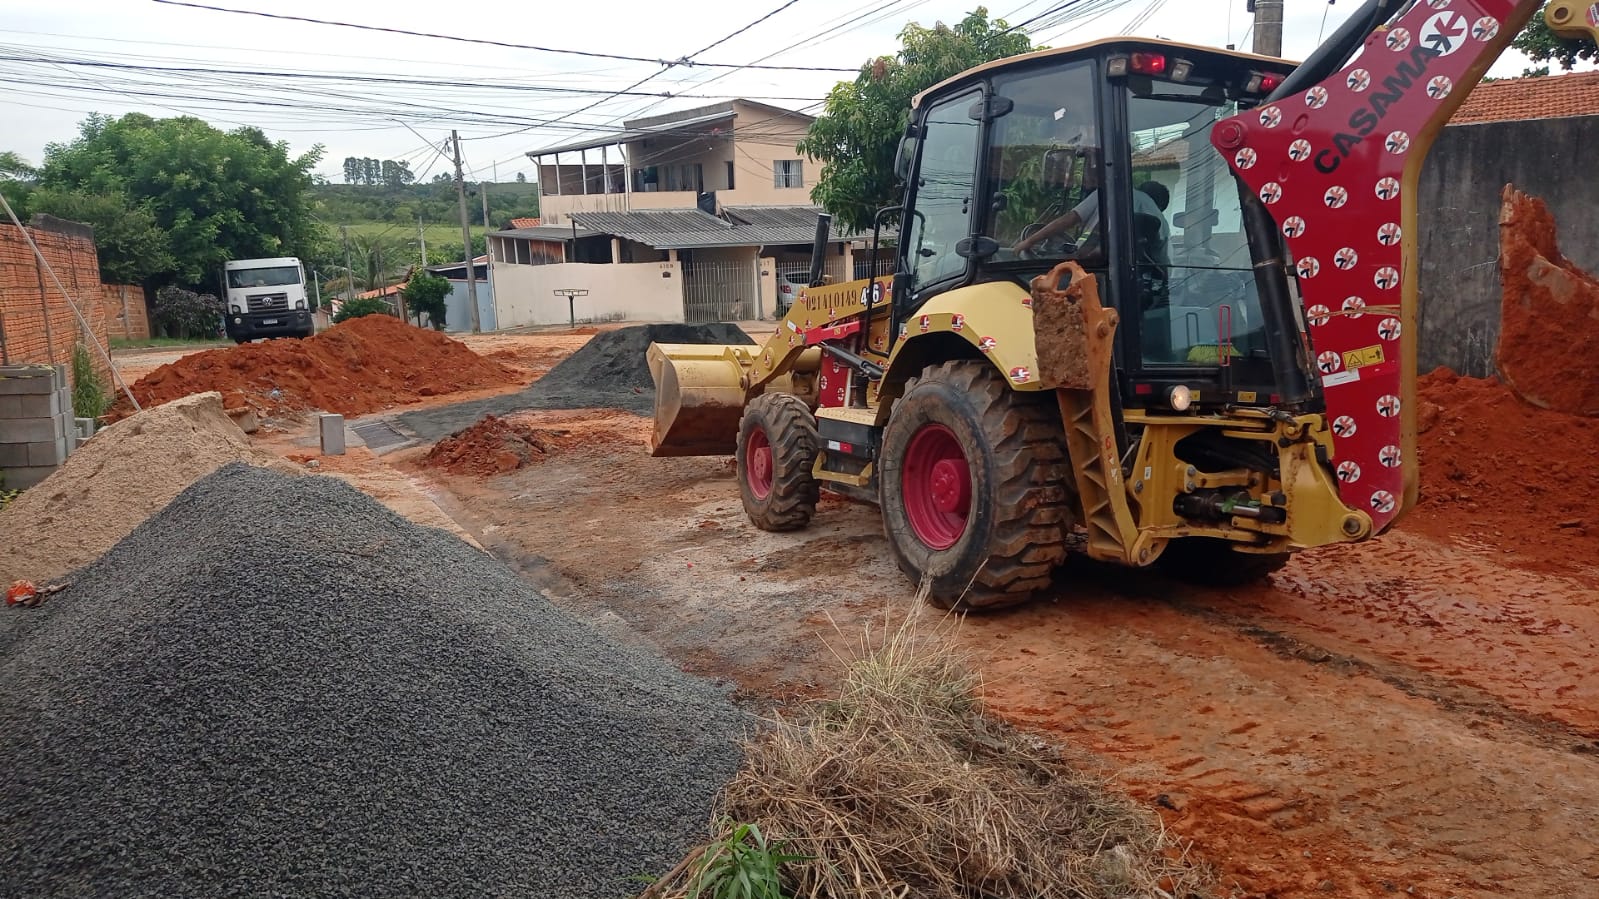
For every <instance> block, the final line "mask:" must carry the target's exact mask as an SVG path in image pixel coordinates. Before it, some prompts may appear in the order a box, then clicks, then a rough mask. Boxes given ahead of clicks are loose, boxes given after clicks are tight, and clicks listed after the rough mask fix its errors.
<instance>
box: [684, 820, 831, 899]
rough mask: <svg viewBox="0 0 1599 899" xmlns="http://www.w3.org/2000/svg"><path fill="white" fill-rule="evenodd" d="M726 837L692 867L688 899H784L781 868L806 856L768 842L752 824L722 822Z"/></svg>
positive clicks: (711, 845) (709, 847)
mask: <svg viewBox="0 0 1599 899" xmlns="http://www.w3.org/2000/svg"><path fill="white" fill-rule="evenodd" d="M723 829H724V830H727V832H728V833H727V836H726V837H724V838H723V839H721V840H719V841H717V842H715V843H712V844H710V845H709V846H707V847H706V848H705V852H704V854H703V855H701V856H700V859H699V861H698V862H697V863H696V864H695V868H694V874H693V876H692V877H691V878H690V880H689V884H688V899H788V894H787V893H785V892H783V886H782V868H783V866H784V865H786V864H788V863H789V862H797V861H804V860H806V858H807V857H806V856H803V855H794V854H791V853H789V852H786V851H784V846H783V844H781V843H768V842H767V840H766V836H765V835H764V834H762V833H761V829H760V828H759V827H757V826H756V825H754V824H741V823H736V822H733V821H726V822H724V823H723Z"/></svg>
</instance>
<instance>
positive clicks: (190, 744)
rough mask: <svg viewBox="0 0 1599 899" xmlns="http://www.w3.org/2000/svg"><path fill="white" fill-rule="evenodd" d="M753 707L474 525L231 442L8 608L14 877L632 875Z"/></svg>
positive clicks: (594, 881)
mask: <svg viewBox="0 0 1599 899" xmlns="http://www.w3.org/2000/svg"><path fill="white" fill-rule="evenodd" d="M744 725H745V721H744V719H743V718H741V717H740V715H739V714H738V713H737V712H736V711H735V710H734V709H733V708H732V707H731V706H730V705H729V703H728V701H727V699H726V697H725V695H724V694H723V693H722V692H720V691H719V690H717V689H716V688H714V687H713V686H711V685H710V684H708V683H705V682H702V681H699V680H696V679H693V678H691V677H689V676H688V675H685V674H684V673H682V672H681V671H679V670H677V669H675V668H673V667H672V666H671V665H670V664H668V663H666V662H664V661H662V660H661V659H660V658H658V657H656V656H653V655H650V654H647V653H644V652H641V651H639V650H636V649H631V648H624V647H622V646H619V645H617V644H615V643H614V642H611V641H609V640H607V639H605V638H603V637H601V636H600V635H599V634H598V633H597V632H596V631H594V630H593V629H591V628H590V627H588V626H586V625H585V624H583V623H581V622H579V621H577V620H575V619H573V618H571V617H569V616H568V615H566V614H564V613H562V612H561V611H559V610H557V609H556V608H554V607H553V606H551V605H550V603H549V602H548V601H547V600H545V599H544V598H543V597H542V596H540V595H539V594H538V593H537V592H535V591H534V590H532V589H531V588H529V587H528V586H526V585H525V584H524V583H522V582H521V581H519V580H518V579H517V578H516V576H515V575H514V574H512V573H511V572H510V571H509V570H508V569H507V568H505V567H504V566H502V565H500V564H499V563H497V562H495V561H493V560H492V559H490V558H488V557H486V556H484V555H482V554H481V553H479V552H478V551H476V550H474V549H472V548H471V547H469V546H467V545H466V544H464V543H462V542H461V541H459V540H458V539H456V538H455V537H453V536H451V535H449V534H446V533H444V532H442V531H436V530H432V529H427V528H421V527H418V526H416V525H413V524H411V523H410V522H408V521H406V520H404V519H402V518H400V517H398V516H396V515H394V514H393V513H391V512H390V511H388V510H387V509H386V508H384V507H383V506H381V505H380V504H378V503H377V502H375V501H373V500H371V499H369V498H367V497H366V496H365V495H364V494H362V493H360V492H358V491H356V490H355V489H353V488H351V487H349V486H348V485H346V484H345V483H343V482H342V481H339V480H336V479H334V478H325V477H311V478H290V477H285V476H283V475H279V474H276V473H273V472H269V471H266V470H263V469H258V468H251V467H248V466H245V465H242V464H237V463H235V464H231V465H229V466H227V467H225V468H223V469H221V470H219V471H218V472H216V473H215V474H213V475H211V476H209V477H207V478H205V479H203V480H201V481H199V482H198V483H196V484H194V485H193V486H192V487H190V488H189V489H188V490H186V491H184V492H183V493H182V494H180V495H179V496H178V498H177V499H175V500H174V501H173V502H172V504H171V505H170V506H168V507H167V508H166V509H165V510H164V511H162V512H161V513H159V514H157V515H156V516H155V517H154V518H152V519H150V520H149V521H148V522H146V523H145V524H144V525H142V526H140V527H139V528H138V529H137V530H136V531H134V532H133V533H132V534H131V535H129V536H128V537H127V538H126V539H124V540H123V541H122V542H121V543H119V544H117V545H116V547H114V548H113V549H112V550H111V551H110V552H108V553H107V554H106V555H105V556H103V557H102V558H101V559H100V560H99V561H97V562H95V563H93V564H92V565H90V566H88V567H87V568H85V569H83V570H81V571H80V572H78V573H77V574H76V575H75V576H74V577H73V582H72V585H71V587H70V588H68V589H67V590H66V591H64V592H62V593H60V594H58V595H56V596H54V597H52V598H51V599H50V600H49V601H47V602H46V603H45V604H44V605H43V606H42V607H40V608H37V609H6V610H4V611H0V758H4V764H3V766H0V896H19V897H20V896H28V897H42V896H66V895H72V896H116V897H139V896H151V897H155V896H160V897H175V896H195V897H220V896H295V897H301V896H362V897H365V896H418V897H420V896H429V897H454V896H474V897H475V896H526V897H541V899H544V897H606V899H611V897H622V896H626V895H631V894H633V893H636V892H637V891H638V890H639V889H641V888H642V885H641V884H639V883H638V882H635V881H631V880H630V879H629V878H631V877H633V876H634V875H639V874H650V873H655V874H658V873H662V872H664V871H665V870H667V869H668V868H670V867H672V866H673V865H674V864H676V862H677V861H678V860H679V859H680V858H681V857H682V855H683V853H684V851H686V849H687V848H689V847H690V846H691V845H692V844H693V843H694V842H695V841H696V838H697V837H699V836H700V835H702V834H703V831H704V828H705V824H706V822H707V821H708V820H709V816H710V808H711V803H712V799H713V796H714V795H715V793H716V792H717V791H718V790H719V789H720V787H721V785H722V784H723V783H724V782H725V781H726V780H727V779H728V778H729V777H730V776H731V775H732V773H733V772H734V770H735V769H736V767H737V766H738V763H739V754H738V751H737V749H736V747H735V745H734V741H735V738H736V736H737V735H738V733H739V732H740V731H741V730H742V728H743V727H744Z"/></svg>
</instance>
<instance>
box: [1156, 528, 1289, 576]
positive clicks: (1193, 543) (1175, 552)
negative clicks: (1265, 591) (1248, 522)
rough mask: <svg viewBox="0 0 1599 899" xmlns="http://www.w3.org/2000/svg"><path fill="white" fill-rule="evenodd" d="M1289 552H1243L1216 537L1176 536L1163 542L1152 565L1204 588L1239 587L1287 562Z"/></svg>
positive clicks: (1162, 571)
mask: <svg viewBox="0 0 1599 899" xmlns="http://www.w3.org/2000/svg"><path fill="white" fill-rule="evenodd" d="M1291 557H1292V554H1291V553H1245V552H1239V551H1238V550H1236V549H1233V547H1232V544H1230V543H1228V542H1227V541H1226V540H1220V539H1217V538H1215V537H1179V538H1178V539H1176V540H1173V541H1171V542H1170V543H1168V544H1166V549H1165V550H1164V551H1162V552H1161V554H1160V558H1159V559H1156V560H1155V567H1156V568H1157V569H1159V570H1160V572H1161V573H1162V574H1164V575H1166V576H1167V577H1169V578H1172V579H1173V580H1178V581H1183V582H1184V583H1189V584H1198V585H1200V586H1203V587H1242V586H1244V585H1246V584H1253V583H1255V582H1256V581H1262V580H1265V579H1266V576H1267V575H1269V574H1271V573H1272V572H1274V571H1277V570H1279V569H1281V568H1282V567H1283V566H1284V565H1287V564H1288V560H1289V559H1290V558H1291Z"/></svg>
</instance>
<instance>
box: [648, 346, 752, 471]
mask: <svg viewBox="0 0 1599 899" xmlns="http://www.w3.org/2000/svg"><path fill="white" fill-rule="evenodd" d="M750 349H752V348H751V347H739V346H715V345H710V344H685V343H652V344H650V349H649V353H648V357H647V358H648V359H649V365H650V377H652V378H654V379H655V432H654V433H653V434H652V435H651V437H650V455H652V456H730V455H732V454H733V451H734V449H735V448H736V445H737V442H738V423H739V418H740V417H741V416H742V415H743V414H744V384H743V377H744V368H745V366H746V365H748V364H749V361H748V360H749V355H748V353H749V350H750Z"/></svg>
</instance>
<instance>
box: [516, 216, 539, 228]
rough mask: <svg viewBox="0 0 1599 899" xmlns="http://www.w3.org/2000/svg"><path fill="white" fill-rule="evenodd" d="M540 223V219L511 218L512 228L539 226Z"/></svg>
mask: <svg viewBox="0 0 1599 899" xmlns="http://www.w3.org/2000/svg"><path fill="white" fill-rule="evenodd" d="M540 224H541V222H540V221H539V220H538V219H526V218H523V219H511V227H512V228H537V227H538V226H539V225H540Z"/></svg>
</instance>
